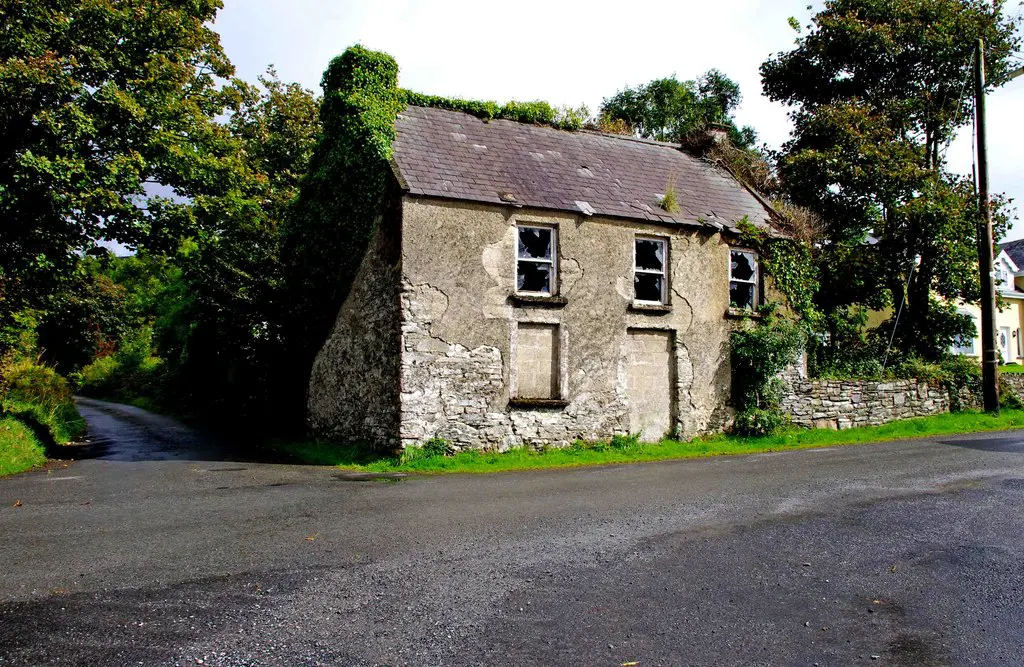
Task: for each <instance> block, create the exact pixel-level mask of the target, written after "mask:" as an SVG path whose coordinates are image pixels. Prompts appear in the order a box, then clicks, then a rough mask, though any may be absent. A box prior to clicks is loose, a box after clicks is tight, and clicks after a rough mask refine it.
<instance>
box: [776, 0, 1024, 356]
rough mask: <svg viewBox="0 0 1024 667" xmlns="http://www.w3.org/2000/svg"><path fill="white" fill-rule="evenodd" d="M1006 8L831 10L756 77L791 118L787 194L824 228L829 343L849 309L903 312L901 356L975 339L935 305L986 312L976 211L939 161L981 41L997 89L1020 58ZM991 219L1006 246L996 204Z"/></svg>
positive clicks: (844, 3) (923, 3)
mask: <svg viewBox="0 0 1024 667" xmlns="http://www.w3.org/2000/svg"><path fill="white" fill-rule="evenodd" d="M1003 4H1004V3H1002V2H999V1H997V2H996V3H994V4H990V3H988V2H984V1H982V0H830V1H829V2H826V4H825V7H824V9H823V10H822V11H821V12H819V13H818V14H816V15H815V16H814V17H813V19H812V21H811V28H810V30H809V31H808V32H807V33H806V34H805V35H804V36H802V37H800V38H799V39H797V41H796V47H795V48H794V49H793V50H792V51H790V52H787V53H781V54H778V55H777V56H776V57H774V58H772V59H770V60H768V61H767V62H765V63H764V64H763V65H762V66H761V73H762V77H763V84H764V90H765V94H766V95H768V96H769V97H770V98H771V99H773V100H777V101H781V102H784V103H786V104H789V105H791V106H792V107H793V111H792V114H791V116H792V119H793V122H794V132H793V139H792V140H791V141H789V142H788V143H786V144H785V145H784V146H783V150H782V155H781V158H780V161H779V165H778V168H779V174H780V177H781V179H782V182H783V186H784V188H785V191H786V194H787V196H788V197H789V198H790V199H791V200H792V201H793V202H794V203H795V204H797V205H801V206H805V207H808V208H810V209H811V210H813V211H814V212H816V213H818V214H819V215H820V217H821V218H822V220H823V221H824V225H825V239H824V243H823V244H822V250H821V252H820V253H819V256H818V262H819V265H820V267H819V268H820V274H821V287H822V289H821V290H820V291H819V297H818V300H819V305H820V307H821V309H822V311H823V312H824V313H825V314H826V316H828V317H830V318H831V322H832V324H833V325H834V326H832V327H831V328H832V329H833V331H832V332H831V333H833V334H836V333H837V332H838V331H839V330H840V329H841V328H843V322H842V321H841V320H842V319H843V318H845V317H846V311H847V310H848V309H849V307H850V306H851V305H856V304H859V305H865V306H867V307H871V308H879V307H882V306H885V305H891V306H894V307H896V306H898V304H899V303H900V302H901V301H903V300H904V299H905V305H904V309H903V314H902V317H901V319H900V331H899V332H898V338H897V342H898V344H899V345H900V347H901V348H902V349H903V350H905V351H908V352H911V353H914V354H917V355H919V356H923V357H926V358H934V357H937V356H939V355H941V354H942V353H943V351H944V350H945V349H946V348H947V347H948V346H949V344H950V342H951V340H952V336H953V335H955V334H956V333H957V332H958V331H961V330H963V329H964V327H966V326H967V322H966V321H963V320H962V318H958V316H957V315H956V313H955V311H954V310H953V309H951V308H950V307H948V306H944V305H941V303H940V302H939V301H937V300H936V297H941V298H942V299H945V300H950V301H955V300H957V299H965V300H976V299H977V298H978V284H977V283H978V280H977V276H976V274H977V268H976V267H977V251H976V241H975V233H976V232H975V229H976V223H977V217H976V209H977V206H976V204H975V203H974V202H975V198H974V195H973V192H972V187H971V185H970V183H969V182H966V181H965V180H964V179H962V178H959V177H957V176H955V175H953V174H950V173H949V172H948V171H947V170H946V168H945V165H944V162H943V158H944V150H943V149H944V148H945V146H946V145H947V144H948V142H949V140H950V138H951V137H952V136H953V135H954V133H955V131H956V130H957V128H959V127H961V126H963V125H964V124H965V123H966V122H967V121H968V120H969V118H970V112H971V109H972V100H971V86H970V85H969V83H968V82H969V77H970V76H971V71H972V53H973V50H974V45H975V41H976V40H977V38H978V37H982V38H984V39H985V41H986V44H987V53H986V59H987V65H988V68H989V72H990V75H991V82H992V84H993V85H999V84H1000V83H1001V81H1002V80H1003V78H1004V77H1005V75H1006V72H1007V66H1008V58H1009V56H1010V54H1011V53H1012V52H1013V51H1014V50H1015V49H1016V48H1017V47H1018V46H1019V44H1020V39H1019V36H1018V35H1017V31H1016V30H1017V26H1016V23H1015V21H1014V20H1013V19H1012V18H1010V17H1008V16H1007V15H1006V14H1005V13H1004V12H1003ZM995 213H996V230H997V238H998V237H999V236H1001V234H1002V233H1003V231H1004V230H1005V228H1006V224H1007V215H1006V212H1005V208H1004V207H1002V206H1001V202H1000V201H999V200H998V199H997V205H996V207H995ZM918 256H919V257H920V265H919V266H915V258H916V257H918ZM911 272H912V274H913V275H910V274H911ZM908 278H909V287H907V285H908ZM834 342H839V341H836V340H835V339H834Z"/></svg>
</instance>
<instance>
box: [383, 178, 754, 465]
mask: <svg viewBox="0 0 1024 667" xmlns="http://www.w3.org/2000/svg"><path fill="white" fill-rule="evenodd" d="M403 210H404V216H403V231H402V238H403V259H402V269H403V283H402V299H401V304H402V386H401V389H402V393H401V442H402V444H403V445H406V446H407V445H415V444H419V443H422V442H423V441H424V440H427V439H429V438H432V437H440V438H444V439H446V440H448V441H450V442H452V443H453V444H454V445H456V446H457V447H462V448H488V449H498V450H501V449H506V448H508V447H512V446H519V445H524V444H527V445H542V444H552V445H556V446H557V445H565V444H568V443H571V442H572V441H573V440H575V439H577V438H580V439H587V440H596V439H607V438H610V437H611V436H612V435H614V434H625V433H630V432H635V431H636V430H637V429H636V428H634V427H633V425H631V424H630V411H629V406H628V402H627V382H628V379H627V376H628V372H627V371H628V369H627V366H626V363H625V359H626V356H627V355H626V353H627V348H626V345H627V331H632V330H641V331H642V330H652V331H667V332H672V334H673V336H672V338H671V340H672V341H673V343H672V344H673V345H674V354H673V355H671V358H672V359H673V360H674V362H673V363H674V368H673V369H672V373H671V378H672V386H673V387H674V389H675V392H676V395H675V397H674V399H675V400H674V404H675V406H676V409H675V414H674V415H673V422H674V428H673V430H675V431H676V432H677V433H678V434H679V435H680V436H683V437H692V436H694V435H697V434H699V433H704V432H708V431H714V430H718V429H720V428H722V427H723V426H724V425H725V424H727V423H728V421H729V409H728V408H727V402H728V397H729V385H730V374H729V354H728V340H729V331H730V330H731V327H732V326H733V325H734V323H735V320H729V319H727V318H726V317H725V313H726V311H727V307H728V300H729V288H728V273H727V272H728V263H729V246H728V244H727V242H726V240H725V239H723V238H722V237H721V236H720V235H719V234H709V233H708V232H707V231H701V232H697V231H695V230H692V229H689V228H668V227H665V226H661V225H654V224H644V223H640V222H634V221H629V222H626V221H621V220H616V219H610V218H600V217H598V216H594V217H587V216H584V215H582V214H571V213H565V212H556V211H541V210H532V209H525V208H514V207H511V206H508V207H503V206H492V205H483V204H470V203H460V202H451V201H441V200H434V199H429V198H416V197H406V198H405V200H404V203H403ZM517 223H526V224H544V225H551V226H554V227H556V228H557V229H558V236H559V242H558V254H559V283H560V285H559V291H558V292H559V295H560V296H562V297H564V299H565V303H564V304H563V305H559V306H558V307H551V306H550V305H549V306H540V305H532V304H525V305H524V304H522V303H519V302H516V301H515V300H514V299H510V296H511V295H512V294H513V292H514V281H515V249H516V245H515V243H516V224H517ZM638 233H639V234H655V235H659V236H663V237H665V238H666V239H668V240H669V263H668V270H669V275H670V297H669V300H670V305H671V308H670V309H669V310H668V312H660V313H655V312H643V311H638V310H635V309H631V307H630V306H631V304H632V296H633V293H632V292H633V241H634V237H635V235H636V234H638ZM530 323H537V324H548V325H556V326H557V331H558V345H557V354H558V363H557V367H558V368H559V369H560V378H559V380H558V384H559V387H560V391H559V394H560V398H561V399H563V400H564V405H547V406H529V407H524V406H521V405H520V404H519V403H517V401H516V400H510V399H516V398H517V397H520V396H522V394H521V393H518V392H517V386H516V382H517V374H516V369H517V368H518V367H519V364H518V355H519V354H520V353H523V352H524V350H521V349H519V345H518V341H517V336H518V330H519V325H520V324H530ZM524 342H526V343H528V342H529V341H524Z"/></svg>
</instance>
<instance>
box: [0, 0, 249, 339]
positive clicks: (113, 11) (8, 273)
mask: <svg viewBox="0 0 1024 667" xmlns="http://www.w3.org/2000/svg"><path fill="white" fill-rule="evenodd" d="M220 7H221V2H220V0H190V1H189V2H175V1H171V0H0V14H2V16H3V30H0V132H2V141H0V219H2V220H3V221H4V222H3V225H2V227H0V318H2V319H5V320H10V319H11V318H13V316H14V313H16V312H18V311H20V310H21V309H22V308H23V307H25V306H26V305H38V304H40V303H43V302H45V300H46V296H47V295H48V294H50V293H51V292H53V291H54V290H55V289H59V288H60V287H61V285H62V283H63V282H64V281H67V280H69V279H73V278H74V275H75V273H76V271H77V268H78V263H79V258H80V257H81V255H82V253H84V252H88V251H90V250H92V249H93V248H94V247H95V245H96V243H97V241H98V240H100V239H111V240H116V241H119V242H121V243H124V244H127V245H129V246H131V247H143V246H145V247H151V248H154V249H159V250H168V249H173V248H174V247H175V246H176V245H177V243H178V239H179V238H180V237H182V236H183V235H188V234H191V233H192V231H193V226H194V223H195V219H194V218H193V217H192V216H191V215H190V214H189V212H188V206H189V205H188V200H189V199H193V198H196V197H199V196H202V195H204V194H208V193H211V192H215V191H219V190H222V189H223V188H224V186H225V182H226V181H227V182H230V181H231V179H233V178H234V175H235V169H234V165H233V159H234V156H233V155H232V154H231V152H230V150H229V142H230V133H229V131H228V128H226V127H224V126H223V125H220V124H217V123H214V122H212V121H213V119H214V118H216V117H217V116H218V115H220V114H221V113H222V112H223V111H224V109H225V107H226V105H227V104H228V102H230V101H231V99H232V96H237V91H236V90H235V89H234V88H231V87H228V88H224V87H222V86H221V84H220V83H219V81H220V80H223V79H226V78H227V77H230V76H231V75H232V73H233V70H232V66H231V64H230V62H229V61H228V59H227V57H226V56H225V55H224V52H223V50H222V49H221V46H220V42H219V38H218V36H217V34H216V33H215V32H214V31H213V30H212V29H211V27H210V24H211V23H212V21H213V19H214V17H215V15H216V12H217V10H218V9H219V8H220ZM154 185H160V186H164V192H165V194H166V192H167V189H168V188H169V189H170V190H171V191H172V192H173V193H174V194H175V195H177V198H175V199H172V198H170V197H167V196H164V197H161V196H158V195H154V194H152V193H153V189H152V187H151V186H154ZM182 200H184V201H182ZM0 324H2V323H0Z"/></svg>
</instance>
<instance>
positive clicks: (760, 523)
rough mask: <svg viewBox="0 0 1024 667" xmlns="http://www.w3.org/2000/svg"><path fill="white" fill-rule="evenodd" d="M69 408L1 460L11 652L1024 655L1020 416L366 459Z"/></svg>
mask: <svg viewBox="0 0 1024 667" xmlns="http://www.w3.org/2000/svg"><path fill="white" fill-rule="evenodd" d="M82 408H83V412H84V413H85V415H86V417H87V419H88V420H89V422H90V424H91V426H92V438H93V439H94V440H95V441H96V443H97V444H94V445H92V446H91V447H88V448H86V457H85V458H82V459H80V460H77V461H74V462H69V463H66V464H59V465H57V466H55V467H51V468H50V469H49V470H47V471H41V472H33V473H28V474H24V475H20V476H16V477H13V478H7V479H2V480H0V536H2V539H0V666H3V667H8V666H12V665H37V664H51V663H52V664H65V665H139V664H142V665H175V664H178V665H194V664H200V663H199V661H200V660H201V661H202V664H205V665H266V666H270V665H398V664H410V665H541V664H550V665H612V666H620V667H621V666H622V665H627V664H629V663H635V664H636V665H637V666H638V667H649V666H654V665H710V664H714V665H730V664H736V665H741V664H742V665H808V666H810V665H815V664H818V665H847V664H865V665H946V664H956V665H961V664H962V665H970V664H984V665H1009V664H1020V663H1021V662H1022V660H1024V609H1022V600H1024V435H1022V434H1020V433H993V434H986V435H976V436H965V437H950V438H941V439H938V440H919V441H914V442H903V443H889V444H877V445H862V446H850V447H840V448H834V449H823V450H810V451H799V452H785V453H776V454H764V455H756V456H745V457H730V458H716V459H705V460H694V461H680V462H668V463H657V464H646V465H634V466H611V467H603V468H591V469H580V470H570V471H550V472H528V473H513V474H499V475H487V476H470V475H463V476H437V477H409V478H405V479H401V480H398V481H395V480H376V481H374V480H369V481H368V480H366V479H362V480H360V479H359V478H353V477H352V476H350V475H345V474H343V473H341V472H339V471H336V470H332V469H329V468H317V467H303V466H291V465H275V464H270V463H260V462H251V461H248V460H245V458H246V457H244V456H243V457H239V456H238V452H237V450H232V449H230V448H225V447H221V446H219V445H218V444H217V443H216V442H214V441H213V440H211V439H209V438H204V437H203V436H201V435H199V434H196V433H195V432H193V431H191V430H189V429H187V428H185V427H183V426H181V425H179V424H176V423H174V422H173V421H172V420H169V419H167V418H165V417H158V416H155V415H151V414H149V413H146V412H144V411H141V410H138V409H134V408H127V407H124V406H117V405H113V404H104V403H99V402H94V401H83V403H82ZM17 501H20V506H18V507H15V504H17Z"/></svg>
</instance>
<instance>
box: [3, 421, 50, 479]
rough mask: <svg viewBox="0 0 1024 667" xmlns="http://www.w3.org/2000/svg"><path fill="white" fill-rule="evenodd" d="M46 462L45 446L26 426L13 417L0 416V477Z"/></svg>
mask: <svg viewBox="0 0 1024 667" xmlns="http://www.w3.org/2000/svg"><path fill="white" fill-rule="evenodd" d="M44 463H46V448H45V447H43V443H41V442H39V439H38V438H37V437H36V435H35V433H34V432H33V431H32V429H30V428H29V427H28V426H26V425H25V424H23V423H22V422H20V421H18V420H17V419H15V418H14V417H0V477H5V476H7V475H13V474H14V473H18V472H22V471H24V470H29V469H31V468H35V467H36V466H40V465H42V464H44Z"/></svg>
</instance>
